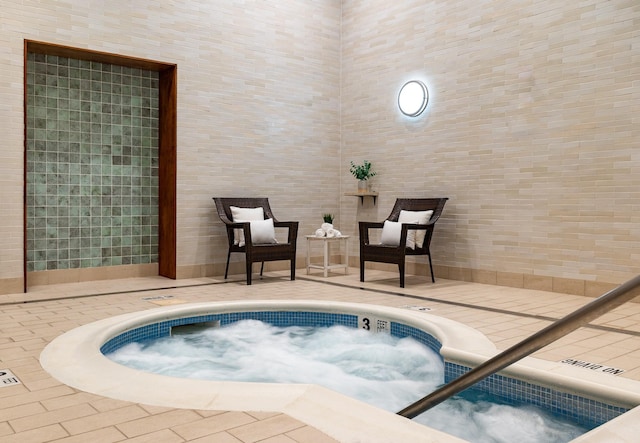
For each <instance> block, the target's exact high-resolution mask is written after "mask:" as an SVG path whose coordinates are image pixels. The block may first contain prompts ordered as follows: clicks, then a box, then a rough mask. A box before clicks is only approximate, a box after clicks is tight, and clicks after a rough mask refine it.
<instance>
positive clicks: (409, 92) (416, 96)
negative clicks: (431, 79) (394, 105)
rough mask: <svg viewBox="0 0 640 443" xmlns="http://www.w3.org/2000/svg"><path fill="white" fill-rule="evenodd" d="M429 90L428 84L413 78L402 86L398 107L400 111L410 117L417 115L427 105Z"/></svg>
mask: <svg viewBox="0 0 640 443" xmlns="http://www.w3.org/2000/svg"><path fill="white" fill-rule="evenodd" d="M428 102H429V91H428V90H427V86H426V85H425V84H424V83H422V82H421V81H419V80H411V81H408V82H407V83H405V84H404V85H403V86H402V88H400V93H399V94H398V107H399V108H400V112H402V113H403V114H404V115H407V116H409V117H417V116H419V115H420V114H422V111H424V110H425V108H426V107H427V103H428Z"/></svg>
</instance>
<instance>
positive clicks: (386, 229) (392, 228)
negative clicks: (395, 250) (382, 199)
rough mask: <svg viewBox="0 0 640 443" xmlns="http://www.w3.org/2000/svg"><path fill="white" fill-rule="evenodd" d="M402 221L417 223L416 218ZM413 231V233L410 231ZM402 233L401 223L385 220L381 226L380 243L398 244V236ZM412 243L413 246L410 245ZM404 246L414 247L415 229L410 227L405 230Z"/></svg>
mask: <svg viewBox="0 0 640 443" xmlns="http://www.w3.org/2000/svg"><path fill="white" fill-rule="evenodd" d="M404 223H417V221H416V220H412V221H405V222H404ZM412 231H413V234H412V233H411V232H412ZM401 235H402V223H400V222H394V221H389V220H385V221H384V226H383V227H382V235H381V237H380V243H382V244H383V245H389V246H398V245H399V244H400V236H401ZM411 244H413V245H414V246H410V245H411ZM406 246H407V247H408V248H412V249H413V248H414V247H415V229H412V230H410V231H408V232H407V243H406Z"/></svg>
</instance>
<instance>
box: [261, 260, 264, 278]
mask: <svg viewBox="0 0 640 443" xmlns="http://www.w3.org/2000/svg"><path fill="white" fill-rule="evenodd" d="M262 271H264V262H262V264H261V265H260V277H262Z"/></svg>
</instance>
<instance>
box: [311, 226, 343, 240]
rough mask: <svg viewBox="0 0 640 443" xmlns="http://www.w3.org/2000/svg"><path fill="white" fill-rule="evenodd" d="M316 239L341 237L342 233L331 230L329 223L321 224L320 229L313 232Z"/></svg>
mask: <svg viewBox="0 0 640 443" xmlns="http://www.w3.org/2000/svg"><path fill="white" fill-rule="evenodd" d="M315 235H316V237H327V238H334V237H342V233H341V232H340V231H338V230H337V229H333V225H332V224H331V223H322V225H320V229H316V232H315Z"/></svg>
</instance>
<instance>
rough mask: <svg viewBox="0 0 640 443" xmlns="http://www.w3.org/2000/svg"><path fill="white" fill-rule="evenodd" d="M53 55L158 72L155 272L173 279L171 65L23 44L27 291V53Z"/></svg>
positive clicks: (174, 201)
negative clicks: (156, 258)
mask: <svg viewBox="0 0 640 443" xmlns="http://www.w3.org/2000/svg"><path fill="white" fill-rule="evenodd" d="M28 53H36V54H45V55H56V56H59V57H68V58H75V59H78V60H89V61H95V62H100V63H109V64H113V65H120V66H126V67H129V68H139V69H146V70H149V71H157V72H159V79H160V81H159V86H158V87H159V96H160V101H159V121H158V140H159V160H158V161H159V165H158V180H159V183H158V194H159V199H158V223H159V226H158V273H159V274H160V275H161V276H163V277H168V278H173V279H175V278H176V266H177V264H176V242H177V234H176V210H177V191H176V176H177V153H176V151H177V96H178V92H177V87H178V85H177V70H178V67H177V65H176V64H173V63H164V62H159V61H155V60H147V59H142V58H137V57H129V56H125V55H119V54H112V53H107V52H100V51H92V50H89V49H82V48H74V47H70V46H63V45H57V44H52V43H45V42H39V41H34V40H25V41H24V98H23V99H24V178H23V181H24V183H23V223H22V226H23V280H24V292H27V167H26V166H27V54H28Z"/></svg>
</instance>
